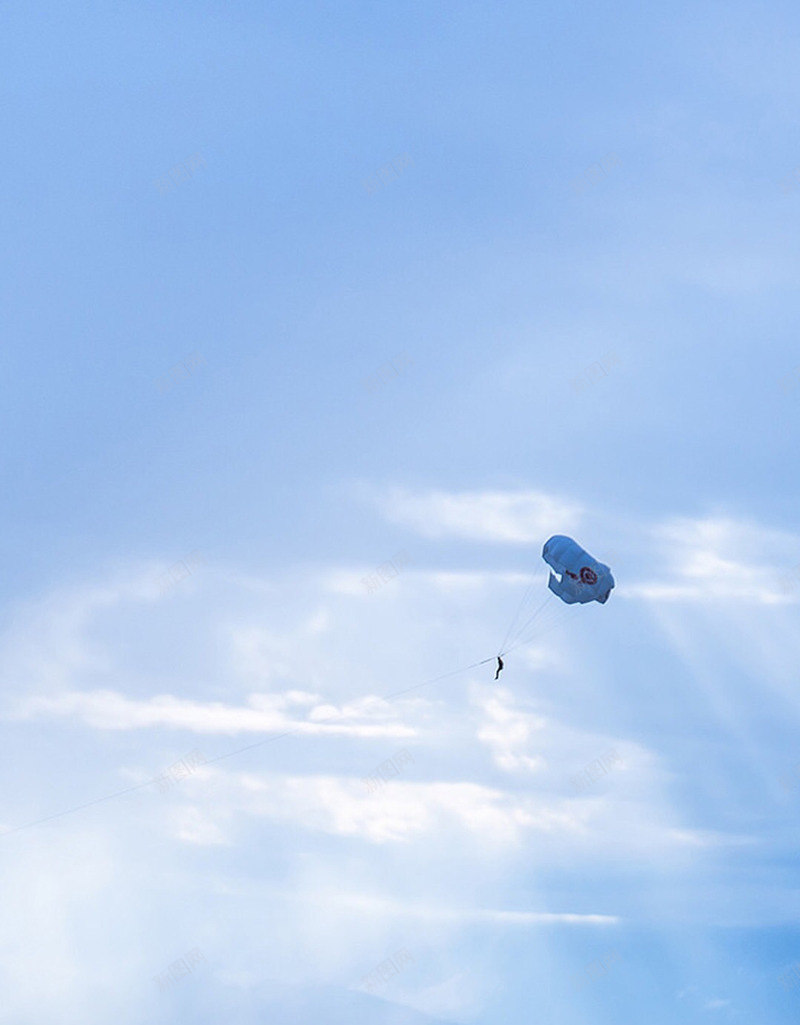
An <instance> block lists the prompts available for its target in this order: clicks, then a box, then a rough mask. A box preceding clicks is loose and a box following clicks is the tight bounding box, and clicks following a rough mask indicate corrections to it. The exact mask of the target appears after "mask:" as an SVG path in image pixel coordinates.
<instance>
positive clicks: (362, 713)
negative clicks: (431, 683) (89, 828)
mask: <svg viewBox="0 0 800 1025" xmlns="http://www.w3.org/2000/svg"><path fill="white" fill-rule="evenodd" d="M308 705H312V707H310V708H309V711H308V714H307V717H306V718H302V719H300V718H297V717H294V716H293V715H292V714H287V713H291V712H292V711H294V710H296V709H297V707H299V706H300V707H301V706H308ZM396 714H397V713H396V710H395V709H393V708H392V706H390V705H389V704H388V703H386V702H382V701H381V700H380V699H379V698H369V697H367V698H363V699H360V700H358V701H354V702H350V703H349V704H345V705H341V706H337V705H333V704H330V703H325V704H323V703H320V702H319V699H318V698H317V697H316V696H315V695H312V694H306V693H304V692H302V691H289V692H286V693H284V694H251V695H250V696H249V697H248V699H247V702H246V704H244V705H226V704H224V703H223V702H221V701H211V702H201V701H192V700H189V699H186V698H177V697H174V696H172V695H169V694H164V695H158V696H156V697H153V698H150V699H147V700H135V699H132V698H128V697H125V696H124V695H123V694H120V693H118V692H116V691H110V690H98V691H89V692H82V691H68V692H66V693H63V694H58V695H56V696H53V697H48V696H38V697H31V698H28V699H25V700H23V701H22V702H20V703H19V705H18V706H17V708H16V709H15V710H14V711H13V712H11V713H8V714H7V716H6V718H9V719H18V720H20V719H34V718H41V717H45V716H54V717H59V716H60V717H65V718H71V719H77V720H81V721H83V722H84V723H85V724H86V725H87V726H91V727H93V728H95V729H100V730H135V729H152V728H153V727H158V726H161V727H165V728H168V729H177V730H187V731H190V732H193V733H217V734H238V733H272V732H275V731H286V730H291V731H293V732H297V733H305V734H323V733H327V734H339V735H343V736H351V737H411V736H413V735H414V730H412V729H410V728H409V727H407V726H404V725H403V724H402V723H398V722H387V721H385V720H387V719H389V718H393V717H394V716H395V715H396ZM379 720H384V721H379Z"/></svg>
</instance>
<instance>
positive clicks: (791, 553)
mask: <svg viewBox="0 0 800 1025" xmlns="http://www.w3.org/2000/svg"><path fill="white" fill-rule="evenodd" d="M651 535H652V537H653V539H654V541H655V550H654V552H653V555H655V556H656V557H658V558H660V559H662V560H663V561H664V563H665V564H666V579H664V578H662V579H652V580H649V581H646V582H643V583H639V584H625V585H623V586H622V587H621V588H620V593H621V594H623V595H626V596H630V597H641V598H645V599H647V600H650V601H678V602H693V601H708V600H710V599H717V600H739V601H747V602H753V603H758V604H765V605H777V604H784V603H787V602H796V601H797V600H799V596H800V569H799V568H798V563H800V540H799V539H798V538H797V537H795V536H793V535H790V534H786V533H783V532H779V531H770V530H765V529H764V528H760V527H758V526H756V525H754V524H749V523H744V522H741V521H737V520H732V519H729V518H722V517H718V518H699V519H690V518H681V519H674V520H670V521H668V522H666V523H664V524H661V525H658V526H656V527H655V528H653V530H652V532H651Z"/></svg>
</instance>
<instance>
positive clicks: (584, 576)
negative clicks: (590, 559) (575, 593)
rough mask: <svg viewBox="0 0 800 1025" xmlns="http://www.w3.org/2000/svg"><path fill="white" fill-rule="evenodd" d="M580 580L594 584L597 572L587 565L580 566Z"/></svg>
mask: <svg viewBox="0 0 800 1025" xmlns="http://www.w3.org/2000/svg"><path fill="white" fill-rule="evenodd" d="M581 580H582V581H583V583H584V584H596V583H597V574H596V573H595V571H594V570H593V569H589V567H588V566H581Z"/></svg>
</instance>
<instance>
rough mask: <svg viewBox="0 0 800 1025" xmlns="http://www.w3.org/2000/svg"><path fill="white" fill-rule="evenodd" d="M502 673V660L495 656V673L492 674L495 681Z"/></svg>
mask: <svg viewBox="0 0 800 1025" xmlns="http://www.w3.org/2000/svg"><path fill="white" fill-rule="evenodd" d="M502 671H503V660H502V658H500V656H499V655H498V656H497V672H496V673H495V674H494V678H495V680H496V679H497V678H498V677H499V676H500V673H502Z"/></svg>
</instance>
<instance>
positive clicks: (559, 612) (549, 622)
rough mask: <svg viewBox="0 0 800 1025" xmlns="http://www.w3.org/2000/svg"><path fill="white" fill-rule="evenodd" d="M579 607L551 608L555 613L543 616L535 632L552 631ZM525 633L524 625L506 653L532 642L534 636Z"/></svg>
mask: <svg viewBox="0 0 800 1025" xmlns="http://www.w3.org/2000/svg"><path fill="white" fill-rule="evenodd" d="M577 607H578V606H575V605H568V606H567V607H566V608H565V609H561V608H551V610H550V611H551V612H553V613H555V615H551V616H547V617H543V618H542V619H541V620H540V621H539V622H538V623H537V624H536V626H537V628H538V629H537V630H535V631H534V634H537V633H539V632H542V633H543V632H544V631H545V630H547V631H550V630H551V629H552V628H553V627H554V626H556V624H558V623H561V622H563V621H564V620H565V619H567V618H568V617H569V616H571V615H572V614H573V609H575V608H577ZM525 633H526V628H525V627H522V629H521V630H519V631H518V633H517V640H516V641H515V642H514V643H513V644H512V645H511V647H510V648H509V649H508V651H507V652H506V654H509V653H510V652H512V651H515V650H516V649H517V648H521V647H522V645H523V644H530V642H531V641H532V640H533V636H531V635H528V636H525Z"/></svg>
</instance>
